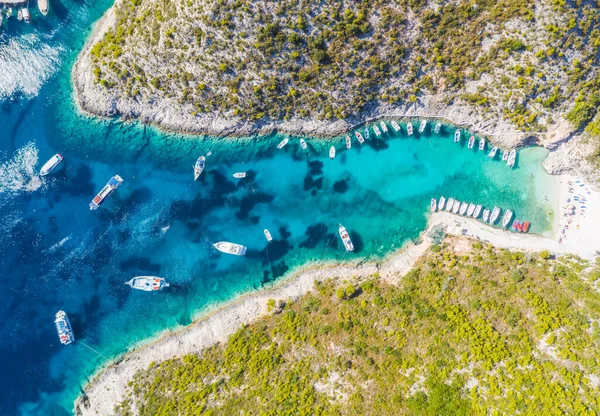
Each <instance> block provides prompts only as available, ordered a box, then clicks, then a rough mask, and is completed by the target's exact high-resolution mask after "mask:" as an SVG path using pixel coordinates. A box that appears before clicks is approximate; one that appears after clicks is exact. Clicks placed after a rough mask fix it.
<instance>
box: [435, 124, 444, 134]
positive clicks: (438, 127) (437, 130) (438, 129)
mask: <svg viewBox="0 0 600 416" xmlns="http://www.w3.org/2000/svg"><path fill="white" fill-rule="evenodd" d="M441 129H442V123H440V122H438V123H436V125H435V128H434V129H433V131H434V132H435V134H440V130H441Z"/></svg>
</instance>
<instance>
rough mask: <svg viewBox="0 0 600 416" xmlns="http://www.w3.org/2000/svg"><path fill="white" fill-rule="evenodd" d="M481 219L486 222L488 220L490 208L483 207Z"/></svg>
mask: <svg viewBox="0 0 600 416" xmlns="http://www.w3.org/2000/svg"><path fill="white" fill-rule="evenodd" d="M481 218H482V219H483V222H488V220H489V219H490V210H489V209H484V210H483V217H481Z"/></svg>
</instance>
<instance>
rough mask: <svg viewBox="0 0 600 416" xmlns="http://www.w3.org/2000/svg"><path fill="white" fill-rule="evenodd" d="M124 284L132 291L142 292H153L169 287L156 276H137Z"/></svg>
mask: <svg viewBox="0 0 600 416" xmlns="http://www.w3.org/2000/svg"><path fill="white" fill-rule="evenodd" d="M125 284H126V285H128V286H131V288H132V289H137V290H143V291H144V292H153V291H155V290H163V289H164V288H165V287H169V284H168V283H167V281H166V280H165V279H164V278H162V277H156V276H137V277H134V278H133V279H131V280H129V281H127V282H125Z"/></svg>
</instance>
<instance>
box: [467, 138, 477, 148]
mask: <svg viewBox="0 0 600 416" xmlns="http://www.w3.org/2000/svg"><path fill="white" fill-rule="evenodd" d="M474 145H475V136H471V137H469V144H468V145H467V147H468V148H469V149H472V148H473V146H474Z"/></svg>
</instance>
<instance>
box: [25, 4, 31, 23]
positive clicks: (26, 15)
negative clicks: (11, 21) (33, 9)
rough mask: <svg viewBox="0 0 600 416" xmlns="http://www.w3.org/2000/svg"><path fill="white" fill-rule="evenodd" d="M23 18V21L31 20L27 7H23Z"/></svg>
mask: <svg viewBox="0 0 600 416" xmlns="http://www.w3.org/2000/svg"><path fill="white" fill-rule="evenodd" d="M23 20H24V21H25V23H29V22H31V16H30V15H29V9H28V8H27V7H23Z"/></svg>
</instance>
